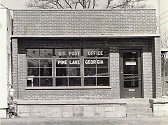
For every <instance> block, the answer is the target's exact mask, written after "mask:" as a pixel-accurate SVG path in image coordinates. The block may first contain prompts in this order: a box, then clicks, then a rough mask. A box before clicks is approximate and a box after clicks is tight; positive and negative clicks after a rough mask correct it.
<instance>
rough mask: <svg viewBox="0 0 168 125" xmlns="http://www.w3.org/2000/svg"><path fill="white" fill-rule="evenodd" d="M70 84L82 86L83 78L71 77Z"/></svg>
mask: <svg viewBox="0 0 168 125" xmlns="http://www.w3.org/2000/svg"><path fill="white" fill-rule="evenodd" d="M69 86H81V78H69Z"/></svg>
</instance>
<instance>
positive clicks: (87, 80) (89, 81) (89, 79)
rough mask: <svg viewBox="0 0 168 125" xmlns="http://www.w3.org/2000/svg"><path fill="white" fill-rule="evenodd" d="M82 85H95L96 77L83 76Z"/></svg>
mask: <svg viewBox="0 0 168 125" xmlns="http://www.w3.org/2000/svg"><path fill="white" fill-rule="evenodd" d="M84 86H96V78H94V77H86V78H84Z"/></svg>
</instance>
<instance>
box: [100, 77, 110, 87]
mask: <svg viewBox="0 0 168 125" xmlns="http://www.w3.org/2000/svg"><path fill="white" fill-rule="evenodd" d="M97 85H98V86H109V78H108V77H98V78H97Z"/></svg>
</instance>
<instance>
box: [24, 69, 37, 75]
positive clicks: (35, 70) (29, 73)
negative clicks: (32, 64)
mask: <svg viewBox="0 0 168 125" xmlns="http://www.w3.org/2000/svg"><path fill="white" fill-rule="evenodd" d="M27 73H28V74H27V75H28V76H39V68H28V72H27Z"/></svg>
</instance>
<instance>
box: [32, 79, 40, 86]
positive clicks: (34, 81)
mask: <svg viewBox="0 0 168 125" xmlns="http://www.w3.org/2000/svg"><path fill="white" fill-rule="evenodd" d="M33 86H39V78H33Z"/></svg>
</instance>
